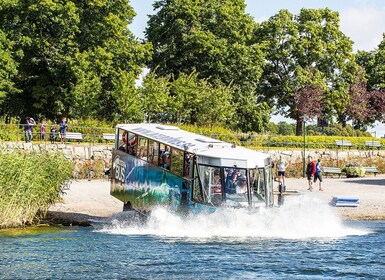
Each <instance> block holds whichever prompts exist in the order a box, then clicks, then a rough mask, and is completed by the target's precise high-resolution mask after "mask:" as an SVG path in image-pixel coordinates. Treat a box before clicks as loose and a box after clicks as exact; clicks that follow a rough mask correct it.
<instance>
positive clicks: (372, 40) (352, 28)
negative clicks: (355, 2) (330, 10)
mask: <svg viewBox="0 0 385 280" xmlns="http://www.w3.org/2000/svg"><path fill="white" fill-rule="evenodd" d="M340 19H341V30H342V32H344V33H345V34H346V35H347V36H349V37H350V39H352V40H353V42H354V50H355V51H357V50H365V51H371V50H374V49H375V48H377V46H378V44H379V43H380V42H381V40H382V33H383V32H385V30H384V29H385V8H382V9H375V8H371V7H364V6H357V7H354V8H349V9H346V10H343V11H341V12H340Z"/></svg>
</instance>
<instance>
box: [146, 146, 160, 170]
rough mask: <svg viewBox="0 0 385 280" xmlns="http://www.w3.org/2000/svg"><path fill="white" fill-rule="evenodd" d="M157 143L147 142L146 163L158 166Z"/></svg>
mask: <svg viewBox="0 0 385 280" xmlns="http://www.w3.org/2000/svg"><path fill="white" fill-rule="evenodd" d="M158 153H159V142H156V141H154V140H149V142H148V162H150V163H152V164H154V165H158V161H159V157H158V155H159V154H158Z"/></svg>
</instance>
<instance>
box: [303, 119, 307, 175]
mask: <svg viewBox="0 0 385 280" xmlns="http://www.w3.org/2000/svg"><path fill="white" fill-rule="evenodd" d="M306 118H307V116H306V115H303V116H302V120H303V177H304V178H305V177H306Z"/></svg>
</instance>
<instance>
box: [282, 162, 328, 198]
mask: <svg viewBox="0 0 385 280" xmlns="http://www.w3.org/2000/svg"><path fill="white" fill-rule="evenodd" d="M276 165H277V175H278V176H277V178H278V184H279V185H283V186H285V172H286V168H287V167H288V166H289V163H288V162H287V161H286V160H285V159H284V158H283V157H282V155H280V156H279V159H278V160H277V163H276ZM306 176H307V181H308V190H309V191H313V183H314V184H315V183H316V182H317V180H318V181H319V191H323V190H324V189H323V187H322V165H321V159H318V160H317V162H315V161H313V159H312V157H311V156H308V162H307V165H306Z"/></svg>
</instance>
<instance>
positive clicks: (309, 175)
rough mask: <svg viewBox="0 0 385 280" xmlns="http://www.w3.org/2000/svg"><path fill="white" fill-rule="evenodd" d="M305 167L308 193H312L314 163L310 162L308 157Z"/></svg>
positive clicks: (310, 158) (310, 159)
mask: <svg viewBox="0 0 385 280" xmlns="http://www.w3.org/2000/svg"><path fill="white" fill-rule="evenodd" d="M307 159H308V160H307V165H306V176H307V182H308V185H309V188H308V189H307V190H308V191H313V178H314V173H315V163H314V161H313V160H312V157H311V156H308V158H307Z"/></svg>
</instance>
